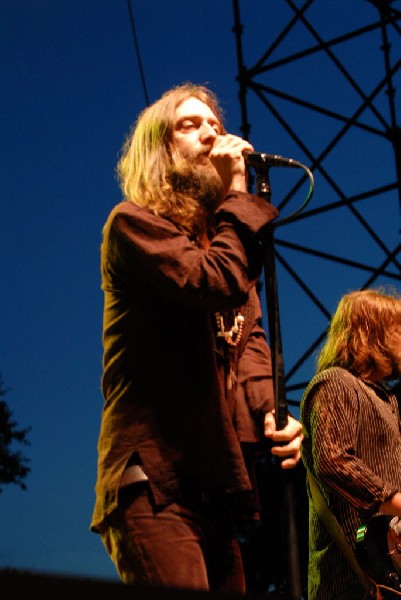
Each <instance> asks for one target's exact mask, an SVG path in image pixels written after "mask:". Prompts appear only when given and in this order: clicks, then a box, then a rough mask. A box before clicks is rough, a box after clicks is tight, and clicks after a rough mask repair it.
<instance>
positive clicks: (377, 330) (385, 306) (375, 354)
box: [317, 289, 401, 379]
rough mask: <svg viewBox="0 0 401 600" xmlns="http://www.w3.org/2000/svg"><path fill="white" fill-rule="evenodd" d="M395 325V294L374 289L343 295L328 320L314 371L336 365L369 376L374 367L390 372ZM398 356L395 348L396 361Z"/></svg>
mask: <svg viewBox="0 0 401 600" xmlns="http://www.w3.org/2000/svg"><path fill="white" fill-rule="evenodd" d="M396 328H401V298H400V296H399V294H397V293H396V292H392V293H385V292H383V291H380V290H374V289H368V290H362V291H354V292H350V293H349V294H346V295H345V296H343V298H342V299H341V300H340V302H339V304H338V306H337V309H336V311H335V313H334V315H333V317H332V319H331V323H330V327H329V331H328V335H327V339H326V342H325V345H324V346H323V348H322V350H321V352H320V354H319V356H318V360H317V372H320V371H322V370H323V369H327V368H328V367H333V366H338V367H343V368H344V369H347V370H349V371H351V372H352V373H354V374H355V375H357V376H359V377H362V378H366V379H369V378H370V375H371V374H372V373H373V372H374V371H376V370H380V371H381V372H388V371H389V370H391V371H392V369H393V367H394V361H395V358H396V357H395V352H396V350H395V348H394V343H393V341H392V340H393V336H394V332H395V330H396ZM400 342H401V330H400ZM400 355H401V352H400V351H398V360H399V356H400Z"/></svg>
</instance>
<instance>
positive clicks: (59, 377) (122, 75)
mask: <svg viewBox="0 0 401 600" xmlns="http://www.w3.org/2000/svg"><path fill="white" fill-rule="evenodd" d="M295 4H296V5H297V6H301V5H303V4H304V2H301V1H300V0H298V1H297V2H295ZM394 5H395V6H396V7H397V8H398V9H400V3H399V2H395V3H394ZM132 6H133V10H134V14H135V18H136V30H137V34H138V39H139V44H140V49H141V55H142V61H143V67H144V73H145V78H146V84H147V89H148V93H149V97H150V100H151V101H153V100H154V99H156V98H157V97H158V96H159V95H160V94H161V93H162V92H163V91H164V90H165V89H167V88H169V87H171V86H173V85H176V84H179V83H182V82H184V81H188V80H191V81H194V82H196V83H207V84H209V85H210V87H212V89H213V90H214V91H215V92H216V93H217V94H218V96H219V97H220V99H221V101H222V104H223V106H224V108H225V110H226V115H227V119H226V120H227V123H226V124H227V128H228V129H229V130H230V131H232V132H233V133H237V134H238V133H239V127H240V124H241V117H240V107H239V102H238V84H237V82H236V75H237V64H236V50H235V37H234V34H233V32H232V27H233V11H232V3H231V2H230V1H229V0H213V2H205V1H204V0H169V1H168V2H166V1H163V0H137V1H133V3H132ZM240 6H241V16H242V21H243V24H244V27H245V29H244V37H243V43H244V58H245V63H246V64H247V65H248V66H250V65H251V64H253V62H254V61H255V60H257V59H258V58H260V56H261V54H262V53H263V51H264V49H265V48H266V47H267V45H269V43H271V41H272V40H273V39H274V38H275V37H276V36H277V34H278V33H279V31H280V30H281V29H282V28H283V27H284V25H285V24H286V23H287V22H288V21H289V19H290V18H291V16H292V15H293V11H292V10H291V9H290V7H289V3H288V2H287V1H286V0H271V1H268V0H253V1H252V2H251V3H248V2H244V1H242V2H241V3H240ZM306 15H307V16H308V18H310V21H311V22H312V23H313V24H314V26H315V27H316V28H317V29H318V30H319V32H320V34H321V35H322V37H324V38H326V39H327V38H330V37H333V36H337V35H340V34H342V33H344V32H346V31H350V30H352V29H353V28H355V27H357V26H358V27H359V26H360V27H362V26H364V25H366V24H368V23H370V22H372V21H373V20H375V19H376V17H377V15H376V11H375V9H374V8H373V7H372V5H371V4H370V3H369V2H367V1H366V0H355V1H354V2H352V3H349V1H348V0H325V2H315V3H314V4H313V3H312V5H311V8H310V10H309V11H308V12H307V13H306ZM313 43H314V42H313V39H312V36H311V33H310V31H309V32H308V31H307V29H306V28H305V27H303V26H301V25H300V24H299V25H298V26H297V27H295V28H294V31H293V32H292V33H291V35H289V36H288V37H287V38H286V40H285V41H284V42H283V44H282V45H281V46H280V48H279V49H278V50H277V51H276V57H277V58H279V57H282V56H285V55H286V54H288V53H290V52H294V51H296V50H300V49H303V48H305V47H308V46H310V45H312V44H313ZM380 43H381V42H380V37H379V35H378V33H377V32H374V33H372V36H371V37H370V38H368V39H366V38H365V39H364V40H355V41H354V42H353V43H351V45H347V46H341V45H339V46H337V47H336V48H335V52H336V53H337V55H338V56H339V57H340V59H341V60H342V61H344V63H346V64H347V68H349V69H350V71H352V72H353V73H354V74H355V76H356V77H358V81H359V82H360V85H361V86H363V89H364V91H365V93H367V94H369V93H370V91H371V90H372V89H373V87H374V86H375V85H376V84H377V82H378V81H379V79H380V77H381V76H382V75H380V74H382V73H383V60H382V56H381V54H380V50H379V48H380ZM0 45H1V46H0V48H1V57H2V58H1V70H0V89H1V93H0V122H1V145H0V153H1V155H0V158H1V176H0V197H1V204H0V228H1V233H0V251H1V262H0V281H1V286H0V302H1V317H0V327H1V330H0V371H1V373H2V375H3V378H4V381H5V384H6V386H7V387H10V388H11V390H10V392H9V393H8V395H7V396H6V400H7V401H8V403H9V406H10V408H11V410H12V411H13V413H14V417H15V418H16V420H17V421H18V423H19V425H20V426H21V427H28V426H30V427H32V431H31V433H30V436H29V437H30V441H31V446H30V447H29V448H26V453H27V454H28V456H29V457H30V459H31V468H32V473H31V474H30V476H29V478H28V479H27V484H28V490H27V491H26V492H22V491H21V490H19V489H18V488H16V487H13V486H9V487H6V488H5V490H4V492H3V493H2V494H1V495H0V514H1V522H0V567H7V566H11V567H16V568H24V569H33V570H37V571H45V572H58V573H74V574H83V575H91V576H102V577H115V574H114V567H113V566H112V565H111V563H110V561H109V559H108V557H107V556H106V554H105V552H104V550H103V548H102V546H101V542H100V540H99V539H98V537H97V536H95V535H94V534H91V533H89V522H90V518H91V512H92V507H93V501H94V493H93V487H94V484H95V478H96V441H97V434H98V427H99V420H100V413H101V407H102V398H101V394H100V376H101V320H102V294H101V291H100V277H99V247H100V242H101V230H102V226H103V223H104V221H105V219H106V217H107V214H108V212H109V211H110V209H111V208H112V206H113V205H114V204H116V203H117V202H118V201H119V200H120V192H119V189H118V187H117V185H116V182H115V178H114V169H115V163H116V159H117V154H118V151H119V149H120V147H121V145H122V142H123V138H124V136H125V134H126V133H127V132H128V130H129V127H130V126H131V124H132V123H133V121H134V120H135V117H136V115H137V114H138V112H139V111H140V110H142V108H144V106H145V98H144V93H143V88H142V83H141V79H140V73H139V70H138V64H137V59H136V54H135V48H134V41H133V37H132V33H131V28H130V22H129V18H128V9H127V3H126V2H125V0H97V1H96V2H95V1H94V0H68V1H67V0H57V1H56V2H54V0H0ZM400 50H401V48H400V37H399V36H398V37H397V38H395V39H394V41H393V47H392V53H393V54H392V55H393V58H394V62H395V60H398V59H399V58H400V54H401V53H400ZM268 82H269V85H270V86H281V87H282V88H283V89H285V90H286V91H287V93H289V94H297V95H299V96H302V97H303V98H304V99H305V100H306V101H308V102H315V103H318V102H319V103H323V104H324V105H325V106H326V107H327V109H328V110H332V111H335V112H339V113H343V114H345V115H348V116H350V115H352V114H353V113H354V111H356V110H357V108H358V106H359V104H360V98H359V96H358V93H357V91H356V90H355V89H354V88H352V87H351V86H350V85H348V83H347V82H346V78H345V77H344V76H343V75H341V74H340V73H339V71H338V70H336V69H334V68H333V64H332V63H331V62H330V61H329V60H328V59H327V57H325V56H322V55H321V54H320V55H318V56H316V55H315V56H313V57H311V58H310V59H307V60H305V61H304V62H303V63H298V64H297V65H295V66H292V67H285V68H283V69H282V70H280V71H272V72H271V75H270V76H269V79H268ZM398 82H399V76H398ZM400 87H401V86H400V85H399V86H398V90H397V92H398V98H399V93H400ZM248 101H249V120H250V122H251V124H252V130H251V141H252V143H253V144H254V146H255V149H256V150H259V151H264V152H269V153H277V154H282V155H284V156H292V157H293V158H296V159H297V160H300V161H301V162H303V163H304V164H308V161H309V158H308V156H307V155H306V154H305V152H304V151H303V149H302V148H300V147H299V145H297V143H296V142H295V141H294V139H292V138H291V137H289V136H288V135H287V133H286V132H285V130H284V129H283V127H282V126H281V125H280V124H279V123H278V121H277V120H276V119H275V118H274V117H273V116H272V115H271V114H270V113H269V112H268V111H267V110H266V109H265V108H264V107H263V106H262V105H261V103H260V101H259V100H257V99H256V97H255V96H254V95H251V94H249V96H248ZM274 102H275V106H276V108H277V110H279V111H280V112H281V113H282V114H283V115H285V118H286V119H288V120H289V121H291V124H292V126H293V127H294V128H295V129H296V131H297V135H298V136H299V138H300V139H301V140H302V142H303V143H304V144H305V145H306V146H307V147H308V148H310V149H311V150H312V152H313V153H316V154H318V153H319V152H320V151H322V150H323V149H324V148H325V146H326V145H327V143H328V142H329V140H330V139H331V138H332V137H333V136H334V135H335V133H336V132H337V131H338V130H339V129H340V127H341V126H342V124H340V123H339V122H338V121H336V120H330V119H327V118H323V117H322V116H318V115H317V114H312V113H311V112H308V111H307V110H305V109H303V108H301V107H299V106H298V107H296V106H294V105H289V104H288V103H286V102H285V101H283V100H280V99H278V98H276V100H275V101H274ZM377 104H378V106H380V109H381V110H383V111H385V107H386V106H387V99H386V96H385V94H384V93H383V94H381V95H380V97H378V98H377ZM361 120H363V121H364V122H365V123H368V124H370V125H371V126H372V127H373V126H374V127H377V128H380V127H382V124H380V123H379V121H378V119H377V116H375V115H374V114H373V112H372V111H364V112H363V114H362V115H361ZM326 168H327V170H328V172H329V173H330V175H331V177H333V178H335V179H336V181H338V185H339V186H340V188H341V190H343V192H344V193H345V194H347V195H352V194H356V193H360V192H362V191H365V190H366V189H368V188H369V187H377V186H379V185H384V184H385V183H388V182H389V181H394V179H395V171H394V159H393V156H392V152H391V148H389V146H388V143H387V142H385V140H383V139H382V138H380V137H379V138H377V137H375V136H372V135H370V134H369V133H368V132H366V131H364V130H359V131H357V132H356V133H355V134H354V136H353V137H352V139H351V140H348V141H347V142H344V143H342V144H340V145H339V146H338V147H337V148H336V149H335V150H334V151H333V152H332V153H331V154H330V156H329V158H328V160H327V163H326ZM278 171H279V172H278ZM297 174H298V175H299V173H298V171H297ZM294 176H295V175H294V172H292V171H291V173H290V172H289V170H283V169H279V170H275V173H274V175H272V184H273V186H272V187H273V203H275V201H276V199H277V201H278V199H279V198H281V197H282V194H284V191H285V189H286V186H287V187H289V186H291V185H292V182H293V179H292V178H293V177H294ZM306 192H307V189H306V188H305V189H304V188H302V189H301V191H300V193H299V195H298V196H297V200H298V201H299V202H301V201H302V200H303V198H304V196H305V195H306ZM336 200H338V191H337V192H335V191H334V190H333V188H332V187H330V186H329V185H328V184H327V180H325V179H324V178H323V177H322V176H321V175H319V174H317V176H316V189H315V194H314V196H313V199H312V202H311V207H310V208H312V207H313V208H314V207H317V206H324V205H325V204H329V203H331V202H335V201H336ZM358 206H359V205H358ZM294 207H295V206H294ZM363 210H364V218H366V220H367V222H368V223H369V224H370V226H371V227H372V228H373V229H374V230H375V231H377V233H378V235H379V237H380V238H381V239H383V240H384V241H385V245H386V246H387V247H388V248H390V249H394V248H395V246H396V244H397V243H398V238H399V226H400V222H399V208H398V200H397V196H396V194H395V193H389V194H384V195H383V196H382V197H380V199H379V200H378V199H374V200H373V199H372V200H370V201H368V202H367V203H364V207H363ZM277 237H280V238H282V239H286V240H288V241H291V242H293V243H297V244H306V243H307V244H308V245H309V246H311V247H313V248H315V249H316V248H317V249H319V250H321V251H324V252H328V253H332V254H339V255H341V256H343V257H346V258H348V259H351V258H352V259H353V260H355V261H358V262H369V263H370V264H372V265H374V266H378V265H379V264H380V263H381V262H382V260H384V255H385V252H384V250H383V248H382V247H380V244H378V243H377V242H375V241H374V240H372V238H371V237H370V236H369V235H367V234H366V228H364V227H361V226H360V223H359V222H358V220H357V218H356V217H355V215H354V214H351V213H350V212H349V211H348V210H347V209H339V210H337V211H332V212H330V213H327V214H324V215H321V216H319V217H316V218H314V219H313V218H310V219H304V220H302V221H299V222H298V223H295V224H293V225H289V226H288V227H285V228H283V229H282V230H280V231H279V232H278V234H277ZM283 254H284V250H283ZM286 257H287V259H288V260H289V261H290V262H291V264H292V266H293V268H294V269H295V270H296V271H297V273H299V275H300V276H301V278H303V279H304V280H305V281H307V283H308V285H311V286H312V287H313V290H314V291H315V293H316V294H317V295H318V296H319V297H322V298H323V302H324V305H325V307H326V308H327V310H329V311H332V310H333V308H334V307H335V304H336V302H337V301H338V299H339V297H340V295H341V294H342V293H344V292H345V291H347V290H348V289H351V288H357V287H360V286H361V285H363V284H364V282H365V281H366V279H367V278H368V274H367V273H366V272H364V271H363V270H361V269H346V268H344V267H343V266H341V265H338V264H334V263H330V262H325V261H321V260H317V259H316V258H314V257H308V256H306V255H302V254H299V253H295V252H292V253H291V251H288V254H287V255H286ZM389 268H390V267H389ZM391 268H392V267H391ZM393 270H394V269H393ZM388 281H389V282H390V283H394V279H392V278H388ZM395 283H396V284H397V285H398V287H399V282H398V283H397V282H395ZM279 289H280V302H281V307H282V319H283V336H284V350H285V364H286V366H291V365H292V364H293V363H294V361H295V360H296V357H297V356H298V354H297V353H298V352H299V351H300V350H302V349H303V348H304V347H305V346H306V345H307V344H308V343H309V342H311V341H312V340H313V339H314V338H315V337H316V335H317V334H318V333H320V331H322V329H323V328H324V327H325V325H326V318H325V317H324V315H322V314H321V313H320V314H319V312H316V311H315V310H314V307H312V306H311V302H310V300H309V299H308V298H306V296H305V295H304V294H303V293H302V292H300V291H299V289H296V288H293V287H292V284H291V281H290V280H289V278H288V275H286V274H285V273H280V272H279ZM312 370H313V365H312V363H311V362H310V363H309V364H308V365H307V366H306V367H305V369H304V371H303V373H302V377H304V378H306V377H309V376H310V375H311V374H312Z"/></svg>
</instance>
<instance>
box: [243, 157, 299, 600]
mask: <svg viewBox="0 0 401 600" xmlns="http://www.w3.org/2000/svg"><path fill="white" fill-rule="evenodd" d="M262 156H263V155H262ZM253 166H254V168H255V172H256V189H257V195H258V196H260V197H261V198H264V199H265V200H266V201H267V202H269V203H270V201H271V189H270V183H269V165H268V163H267V162H266V163H264V162H263V160H262V161H261V162H260V164H257V165H253ZM273 231H274V227H270V228H269V233H268V241H267V249H266V254H265V261H264V274H265V290H266V304H267V313H268V325H269V342H270V348H271V353H272V366H273V387H274V397H275V419H276V427H277V429H278V430H279V429H283V428H284V427H285V425H286V424H287V415H288V403H287V399H286V392H285V380H284V362H283V352H282V341H281V329H280V317H279V304H278V291H277V277H276V258H275V248H274V234H273ZM276 466H277V470H278V478H279V481H280V485H281V494H282V496H281V505H282V519H281V520H282V531H283V535H282V538H283V548H284V549H285V551H286V556H285V562H286V573H287V580H286V582H285V585H286V592H287V595H286V598H288V599H289V600H300V599H301V598H302V586H301V577H300V567H299V555H298V536H297V527H296V516H295V508H294V489H293V474H292V473H291V470H283V469H281V466H280V465H279V464H278V465H276Z"/></svg>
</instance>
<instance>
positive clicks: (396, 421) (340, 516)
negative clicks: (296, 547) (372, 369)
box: [301, 367, 401, 600]
mask: <svg viewBox="0 0 401 600" xmlns="http://www.w3.org/2000/svg"><path fill="white" fill-rule="evenodd" d="M301 421H302V423H303V426H304V436H305V439H304V442H303V449H302V458H303V461H304V464H305V466H306V467H307V469H308V470H309V471H310V472H311V473H312V475H313V476H314V477H315V479H316V480H317V483H318V484H319V487H320V488H321V491H322V493H323V496H324V497H325V499H326V501H327V503H328V505H329V507H330V509H331V510H332V512H333V513H334V515H335V516H336V517H337V520H338V521H339V524H340V526H341V527H342V529H343V531H344V533H345V535H346V537H347V539H348V541H349V542H350V544H351V545H352V546H355V536H356V531H357V529H358V527H359V526H360V525H361V524H363V523H365V522H366V521H367V520H368V519H369V518H370V517H372V516H373V515H374V514H375V513H376V512H377V511H378V509H379V506H380V505H381V504H382V502H384V501H385V500H387V499H388V498H390V497H391V496H392V495H393V494H394V493H395V492H397V491H399V490H401V436H400V417H399V408H398V403H397V399H396V397H395V395H394V394H392V393H391V392H390V391H389V390H387V389H386V388H385V387H384V386H382V385H378V384H371V383H369V382H366V381H363V380H361V379H359V378H358V377H355V376H354V375H352V374H351V373H350V372H348V371H346V370H344V369H341V368H339V367H333V368H330V369H327V370H325V371H323V372H321V373H319V374H318V375H316V376H315V377H314V378H313V379H312V381H311V382H310V384H309V386H308V387H307V389H306V391H305V393H304V396H303V399H302V404H301ZM308 492H309V490H308ZM309 498H310V493H309ZM355 584H358V580H357V578H356V576H355V575H354V573H353V571H352V569H351V568H350V566H349V565H348V563H347V561H346V559H345V558H344V557H343V555H342V554H341V551H340V550H339V549H338V548H337V546H336V543H335V542H334V541H333V539H332V538H331V537H330V535H329V534H328V533H327V531H326V530H325V527H324V525H323V523H322V522H321V521H320V519H319V517H318V516H317V514H316V512H315V510H314V507H313V504H312V502H311V498H310V499H309V572H308V588H309V589H308V600H333V599H334V598H336V597H337V596H338V595H340V594H341V593H342V592H344V591H345V590H348V589H349V588H351V587H352V586H355ZM360 590H361V593H360V596H359V597H360V598H362V597H363V590H362V587H361V588H360ZM355 597H356V598H357V597H358V595H357V596H355Z"/></svg>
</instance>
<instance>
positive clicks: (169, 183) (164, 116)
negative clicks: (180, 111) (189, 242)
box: [117, 83, 225, 235]
mask: <svg viewBox="0 0 401 600" xmlns="http://www.w3.org/2000/svg"><path fill="white" fill-rule="evenodd" d="M189 98H197V99H198V100H200V101H201V102H204V103H205V104H206V105H207V106H208V107H209V108H210V109H211V110H212V111H213V113H214V114H215V115H216V117H217V119H218V121H219V124H220V127H221V134H222V135H224V134H225V129H224V126H223V113H222V109H221V108H220V106H219V102H218V99H217V97H216V96H215V94H214V93H213V92H211V91H210V90H209V89H207V88H206V87H204V86H200V85H195V84H192V83H186V84H183V85H181V86H178V87H175V88H173V89H171V90H169V91H167V92H165V93H164V94H163V96H161V98H160V99H159V100H157V101H156V102H155V103H154V104H152V105H151V106H149V107H147V108H146V109H145V110H144V111H143V112H142V113H141V114H140V115H139V117H138V119H137V121H136V123H135V125H134V127H133V128H132V130H131V132H130V134H129V135H128V137H127V139H126V141H125V143H124V146H123V148H122V151H121V157H120V159H119V162H118V165H117V178H118V181H119V183H120V187H121V189H122V191H123V195H124V198H125V199H126V200H129V201H130V202H133V203H134V204H137V205H138V206H146V207H147V208H149V209H150V210H152V211H153V212H154V213H155V214H158V215H160V216H163V217H165V218H168V219H170V220H171V221H173V222H174V223H175V224H176V225H177V227H179V228H180V229H181V230H182V231H183V232H185V233H187V234H188V235H191V234H192V233H193V227H194V225H193V223H194V219H196V215H197V212H198V211H199V204H198V202H197V200H196V199H194V198H193V197H191V194H188V193H185V190H183V191H182V190H176V189H174V188H173V184H174V177H172V174H173V172H174V168H175V163H176V157H175V156H174V155H173V153H172V149H171V140H172V133H173V125H174V117H175V111H176V109H177V107H178V106H180V105H181V104H182V103H183V102H184V101H185V100H188V99H189Z"/></svg>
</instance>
